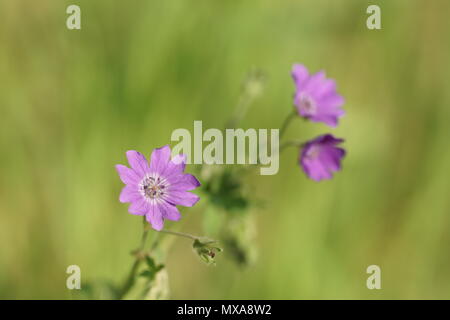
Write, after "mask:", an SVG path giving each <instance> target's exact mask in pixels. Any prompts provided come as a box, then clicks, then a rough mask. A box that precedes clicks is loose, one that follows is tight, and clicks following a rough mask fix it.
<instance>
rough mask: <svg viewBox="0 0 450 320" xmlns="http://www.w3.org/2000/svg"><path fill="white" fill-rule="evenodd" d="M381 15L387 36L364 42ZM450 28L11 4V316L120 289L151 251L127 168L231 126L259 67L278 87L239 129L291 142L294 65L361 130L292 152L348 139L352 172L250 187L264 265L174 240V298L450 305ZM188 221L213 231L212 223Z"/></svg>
mask: <svg viewBox="0 0 450 320" xmlns="http://www.w3.org/2000/svg"><path fill="white" fill-rule="evenodd" d="M69 4H77V5H79V6H80V7H81V12H82V29H81V30H78V31H77V30H68V29H67V28H66V18H67V17H68V15H67V14H66V13H65V11H66V7H67V6H68V5H69ZM370 4H378V5H380V7H381V10H382V30H378V31H377V30H374V31H371V30H368V29H367V28H366V19H367V17H368V15H367V14H366V8H367V6H368V5H370ZM449 15H450V2H449V1H447V0H435V1H419V0H417V1H414V0H390V1H376V0H372V1H362V0H348V1H335V0H314V1H313V0H307V1H299V0H296V1H272V0H266V1H218V0H216V1H211V0H196V1H190V0H167V1H157V0H130V1H106V0H103V1H100V0H97V1H87V0H84V1H82V0H78V1H77V0H72V1H69V0H64V1H56V0H41V1H26V0H0V84H1V85H0V110H1V113H0V132H1V134H0V137H1V140H0V148H1V154H2V156H1V157H0V298H10V299H11V298H12V299H16V298H25V299H32V298H40V299H57V298H63V299H65V298H71V294H70V293H69V291H68V290H67V289H66V286H65V283H66V277H67V274H66V268H67V266H68V265H71V264H76V265H79V266H80V267H81V270H82V279H83V281H91V280H102V279H104V280H108V279H110V280H112V281H114V282H115V283H119V282H120V281H122V280H123V279H124V277H125V276H126V273H127V272H128V270H129V268H130V265H131V264H132V257H131V256H130V255H129V252H130V250H131V249H133V248H135V247H136V246H137V244H138V242H139V239H140V236H141V219H139V218H138V217H136V216H132V215H129V214H128V213H127V207H126V205H124V204H121V203H119V201H118V196H119V193H120V190H121V188H122V183H121V182H120V180H119V178H118V175H117V173H116V171H115V170H114V165H115V164H117V163H123V164H125V163H126V159H125V151H126V150H128V149H136V150H140V151H142V152H143V153H145V154H147V155H149V154H150V152H151V150H152V149H153V148H155V147H158V146H161V145H164V144H167V143H170V135H171V133H172V131H173V130H174V129H176V128H188V129H191V128H192V126H193V121H194V120H203V125H204V127H205V128H206V127H214V128H221V127H223V123H224V120H225V119H227V118H228V117H229V115H230V114H231V113H232V111H233V109H234V106H235V105H236V101H237V99H238V97H239V92H240V87H241V83H242V81H243V80H244V79H245V77H246V74H247V73H248V72H249V70H251V69H252V68H255V67H256V68H259V69H262V70H264V72H265V74H266V75H267V82H266V86H265V89H264V92H263V93H262V95H261V97H259V98H258V99H257V100H256V101H255V103H254V105H253V106H252V109H251V110H250V112H249V114H248V115H247V117H246V118H245V119H244V121H243V122H242V123H241V126H242V127H243V128H277V127H279V126H280V123H281V122H282V120H283V118H284V117H285V116H286V114H287V113H288V112H290V110H291V108H292V95H293V90H294V87H293V83H292V80H291V78H290V69H291V66H292V64H293V63H295V62H300V63H304V64H306V65H307V66H308V67H309V68H310V70H312V71H318V70H320V69H324V70H326V72H327V75H328V76H330V77H332V78H335V79H336V80H337V83H338V89H339V92H340V93H341V94H342V95H343V96H344V97H345V98H346V105H345V106H344V108H345V110H346V111H347V115H346V117H344V118H343V119H342V121H341V123H340V126H339V127H338V128H337V129H331V130H330V129H329V128H328V127H326V126H325V125H323V124H311V123H307V122H303V121H300V120H298V121H296V122H295V123H294V124H293V125H292V127H291V128H290V129H289V131H288V136H289V137H292V138H295V137H302V138H305V139H307V138H311V137H314V136H315V135H317V134H322V133H326V132H331V133H333V134H334V135H336V136H339V137H343V138H345V139H346V142H345V148H346V149H347V150H348V156H347V157H346V158H345V160H344V170H343V171H342V172H340V173H338V174H336V175H335V178H334V179H333V180H331V181H323V182H321V183H315V182H314V181H311V180H308V179H307V178H306V177H305V175H304V174H303V172H302V171H301V170H300V169H299V167H298V166H297V163H296V161H297V151H295V150H294V149H292V150H287V151H286V152H285V153H284V154H283V155H282V157H281V163H280V171H279V173H278V174H277V175H274V176H255V177H253V178H252V181H251V183H252V185H254V186H255V187H254V194H255V195H256V197H257V198H259V199H262V200H263V201H264V206H262V207H258V209H255V210H254V211H255V212H254V215H253V218H254V221H255V223H256V226H255V230H256V239H255V245H256V247H257V249H258V255H257V260H256V261H255V263H254V264H253V265H251V266H248V267H247V268H240V267H237V266H236V265H235V264H233V263H232V262H231V261H230V260H229V259H227V256H226V255H225V254H224V255H221V256H219V257H218V261H217V266H216V267H208V266H205V265H204V264H202V263H201V262H199V259H198V257H196V256H195V255H194V254H193V253H192V250H191V249H190V246H191V243H189V242H188V241H186V240H184V239H176V240H175V242H174V243H173V245H172V247H171V250H170V252H169V253H168V258H167V261H166V265H167V269H168V273H169V277H170V290H171V297H172V298H178V299H230V298H237V299H239V298H254V299H282V298H286V299H305V298H311V299H316V298H325V299H334V298H342V299H354V298H362V299H380V298H387V299H391V298H393V299H400V298H401V299H412V298H425V299H429V298H438V299H442V298H450V215H449V214H450V200H449V199H450V197H449V191H450V182H449V180H450V179H449V178H450V175H449V172H450V171H449V170H450V149H449V148H448V138H449V134H450V129H449V128H450V127H449V120H450V108H449V106H450V90H449V84H450V83H449V81H448V74H449V73H450V54H449V53H450V16H449ZM172 145H173V143H172ZM191 168H192V167H188V171H192V170H191ZM182 214H183V220H182V221H183V222H182V224H180V226H181V225H182V228H181V229H182V230H183V231H186V232H191V233H194V234H201V233H202V232H203V231H202V211H201V210H195V209H194V208H193V209H183V210H182ZM168 226H169V225H168ZM172 226H175V225H174V224H172ZM371 264H376V265H379V266H380V267H381V270H382V289H381V290H368V289H367V288H366V279H367V277H368V275H367V274H366V268H367V266H369V265H371Z"/></svg>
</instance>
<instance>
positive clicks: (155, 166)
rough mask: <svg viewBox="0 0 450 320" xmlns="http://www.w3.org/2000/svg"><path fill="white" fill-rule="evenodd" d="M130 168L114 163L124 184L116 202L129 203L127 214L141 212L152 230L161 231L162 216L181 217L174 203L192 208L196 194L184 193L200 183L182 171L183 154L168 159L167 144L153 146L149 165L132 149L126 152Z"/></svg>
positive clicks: (184, 164) (183, 166)
mask: <svg viewBox="0 0 450 320" xmlns="http://www.w3.org/2000/svg"><path fill="white" fill-rule="evenodd" d="M126 154H127V158H128V162H129V164H130V166H131V169H130V168H128V167H126V166H123V165H120V164H118V165H116V169H117V172H118V173H119V176H120V179H121V180H122V182H123V183H125V187H124V188H123V189H122V192H121V193H120V197H119V200H120V202H130V203H131V204H130V206H129V208H128V211H129V212H130V213H131V214H135V215H140V216H143V215H145V217H146V219H147V221H148V222H149V223H151V225H152V227H153V229H155V230H161V229H162V228H163V226H164V219H168V220H174V221H177V220H179V219H180V218H181V215H180V212H179V211H178V209H177V207H176V206H177V205H181V206H185V207H192V206H193V205H194V204H195V203H196V202H197V201H198V200H200V198H199V196H197V195H195V194H193V193H191V192H188V191H189V190H193V189H195V188H197V187H198V186H200V182H198V180H197V179H196V178H195V177H194V176H193V175H191V174H186V173H183V171H184V168H185V166H186V157H185V156H184V155H177V156H175V157H174V158H173V159H170V154H171V151H170V147H169V146H164V147H161V148H158V149H154V150H153V152H152V155H151V160H150V164H149V163H148V161H147V159H145V157H144V156H143V155H142V154H141V153H139V152H137V151H134V150H131V151H127V153H126Z"/></svg>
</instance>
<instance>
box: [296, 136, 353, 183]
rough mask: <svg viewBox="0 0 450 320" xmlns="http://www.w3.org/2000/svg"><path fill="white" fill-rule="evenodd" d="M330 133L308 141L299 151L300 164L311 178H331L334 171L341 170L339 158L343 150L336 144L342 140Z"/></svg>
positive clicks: (342, 155)
mask: <svg viewBox="0 0 450 320" xmlns="http://www.w3.org/2000/svg"><path fill="white" fill-rule="evenodd" d="M343 141H344V140H343V139H337V138H335V137H333V136H332V135H331V134H326V135H323V136H319V137H317V138H315V139H314V140H311V141H308V142H307V143H305V145H304V146H303V148H302V150H301V151H300V165H301V166H302V168H303V170H304V171H305V173H306V174H307V175H308V177H310V178H311V179H313V180H315V181H320V180H322V179H331V178H332V177H333V172H334V171H339V170H341V159H342V158H343V157H344V156H345V150H344V149H342V148H338V147H337V145H338V144H340V143H341V142H343Z"/></svg>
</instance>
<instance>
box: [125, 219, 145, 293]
mask: <svg viewBox="0 0 450 320" xmlns="http://www.w3.org/2000/svg"><path fill="white" fill-rule="evenodd" d="M148 230H149V229H148V226H147V224H146V221H145V217H144V232H143V233H142V237H141V243H140V245H139V248H138V249H137V250H135V251H134V252H133V253H134V254H135V255H136V260H135V261H134V263H133V266H132V267H131V270H130V273H129V275H128V278H127V280H126V281H125V283H124V285H123V287H122V289H121V290H120V299H123V297H124V296H125V295H126V293H127V292H128V290H130V288H131V287H132V286H133V284H134V281H135V279H136V273H137V271H138V270H139V266H140V265H141V262H142V260H143V257H144V255H143V251H144V247H145V242H146V241H147V237H148Z"/></svg>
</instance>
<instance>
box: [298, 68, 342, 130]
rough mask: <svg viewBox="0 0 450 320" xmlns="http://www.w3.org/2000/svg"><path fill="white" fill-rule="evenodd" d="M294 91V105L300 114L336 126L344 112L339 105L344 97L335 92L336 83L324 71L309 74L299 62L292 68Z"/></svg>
mask: <svg viewBox="0 0 450 320" xmlns="http://www.w3.org/2000/svg"><path fill="white" fill-rule="evenodd" d="M292 77H293V79H294V82H295V87H296V92H295V96H294V105H295V107H296V108H297V112H298V114H299V115H300V116H302V117H304V118H307V119H309V120H311V121H313V122H323V123H325V124H327V125H329V126H331V127H336V126H337V124H338V118H339V117H341V116H343V115H344V114H345V112H344V110H342V109H341V106H342V105H343V104H344V99H343V98H342V97H341V96H340V95H339V94H338V93H337V92H336V83H335V81H334V80H332V79H327V78H326V77H325V72H324V71H319V72H317V73H316V74H312V75H310V74H309V72H308V69H307V68H306V67H305V66H304V65H301V64H295V65H294V66H293V68H292Z"/></svg>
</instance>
